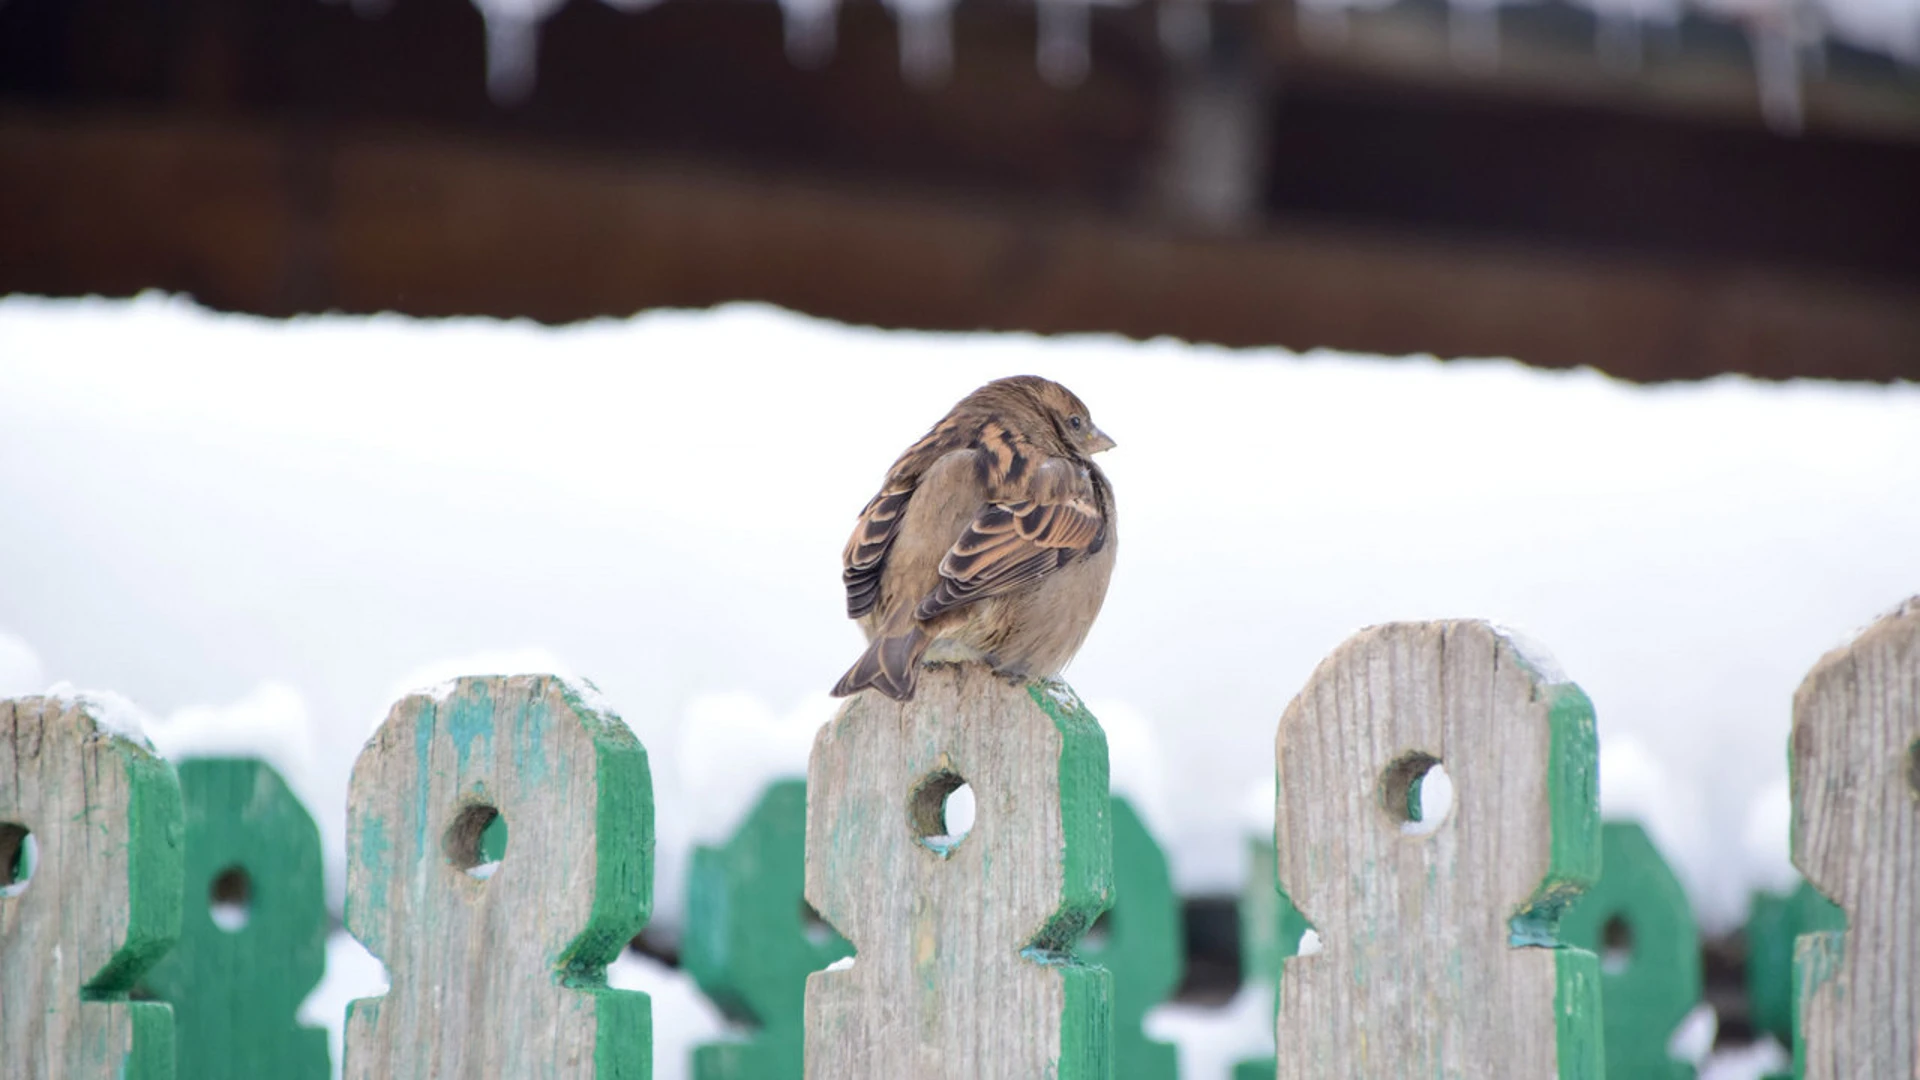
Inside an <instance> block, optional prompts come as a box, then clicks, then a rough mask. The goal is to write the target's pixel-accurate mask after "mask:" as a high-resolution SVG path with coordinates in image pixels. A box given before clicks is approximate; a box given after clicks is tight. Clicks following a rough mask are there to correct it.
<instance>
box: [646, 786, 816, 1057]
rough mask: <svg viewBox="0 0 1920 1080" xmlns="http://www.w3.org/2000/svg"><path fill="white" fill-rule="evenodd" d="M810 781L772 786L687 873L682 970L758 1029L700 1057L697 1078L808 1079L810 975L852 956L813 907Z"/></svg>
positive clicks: (701, 1051)
mask: <svg viewBox="0 0 1920 1080" xmlns="http://www.w3.org/2000/svg"><path fill="white" fill-rule="evenodd" d="M806 848H807V783H806V781H805V780H799V779H794V780H782V781H778V782H776V783H774V784H773V785H772V786H770V787H768V788H767V790H766V792H765V793H764V794H762V795H761V796H760V800H759V802H757V803H755V804H754V807H753V810H752V812H751V813H749V814H748V815H747V818H746V820H745V821H743V822H741V824H740V827H739V829H737V830H736V831H735V832H734V834H733V836H732V837H731V838H729V839H728V841H727V843H726V844H724V845H722V846H720V847H698V848H695V849H694V852H693V864H692V866H691V867H690V868H689V870H688V874H687V926H686V933H685V935H684V937H683V939H682V943H681V950H680V962H681V964H682V966H684V967H685V968H686V971H687V973H688V974H690V975H692V976H693V978H694V981H695V982H697V983H698V984H699V985H700V990H701V992H702V993H704V994H706V995H707V997H709V998H710V999H712V1000H713V1002H714V1004H716V1005H718V1006H720V1010H721V1011H722V1012H723V1013H725V1014H726V1016H727V1018H728V1019H730V1020H732V1021H734V1022H736V1023H739V1024H743V1025H750V1026H751V1027H752V1028H753V1029H754V1030H753V1032H752V1034H751V1035H749V1036H748V1037H746V1038H744V1039H735V1040H729V1041H726V1042H715V1043H708V1044H706V1045H703V1046H700V1047H697V1048H696V1049H695V1050H694V1055H693V1076H694V1080H800V1078H801V1076H802V1075H804V1069H803V1065H802V1062H801V1052H802V1049H803V1047H804V1045H805V1043H806V1033H805V1028H804V1023H805V1014H806V996H807V976H808V975H810V974H812V973H813V972H815V971H819V970H820V969H821V968H824V967H826V966H827V965H828V964H831V963H833V962H834V961H835V960H838V959H840V958H841V957H843V956H849V955H852V953H853V946H851V945H849V944H847V941H846V939H845V938H843V937H841V936H840V935H839V934H837V933H835V932H834V931H833V929H832V928H831V927H829V926H827V925H826V924H825V923H824V922H821V921H820V919H819V916H817V915H815V914H814V913H813V909H812V908H811V907H809V906H808V905H807V901H806V897H805V891H806V877H807V861H806Z"/></svg>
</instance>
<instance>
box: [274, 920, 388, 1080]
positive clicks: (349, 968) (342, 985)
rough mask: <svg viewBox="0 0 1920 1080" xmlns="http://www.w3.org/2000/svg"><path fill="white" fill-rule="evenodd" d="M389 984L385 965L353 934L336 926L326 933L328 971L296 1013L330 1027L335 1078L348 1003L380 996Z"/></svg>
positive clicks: (303, 1020) (329, 1045)
mask: <svg viewBox="0 0 1920 1080" xmlns="http://www.w3.org/2000/svg"><path fill="white" fill-rule="evenodd" d="M387 986H388V981H387V968H386V965H385V964H382V963H381V962H380V961H379V959H378V958H376V957H375V956H374V955H373V954H372V953H370V952H368V951H367V950H366V948H365V947H364V946H362V945H361V944H360V942H359V941H357V940H355V938H354V936H353V935H352V934H349V933H347V932H346V931H345V930H335V931H334V932H333V933H332V934H329V935H328V936H327V972H326V974H325V975H324V976H322V977H321V979H320V985H318V986H316V987H314V988H313V993H311V994H308V995H307V1000H305V1001H303V1002H301V1003H300V1010H299V1011H298V1012H297V1013H295V1014H294V1015H295V1017H296V1018H297V1019H298V1020H299V1022H300V1023H301V1024H302V1025H304V1026H307V1027H324V1028H326V1029H327V1050H328V1052H329V1054H331V1056H332V1060H333V1075H334V1076H335V1077H336V1078H337V1077H338V1076H339V1075H340V1062H341V1060H342V1058H341V1056H340V1049H341V1040H342V1032H344V1031H345V1030H346V1026H347V1003H348V1002H350V1001H353V1000H355V999H356V998H365V997H378V996H380V995H381V994H384V993H386V992H387Z"/></svg>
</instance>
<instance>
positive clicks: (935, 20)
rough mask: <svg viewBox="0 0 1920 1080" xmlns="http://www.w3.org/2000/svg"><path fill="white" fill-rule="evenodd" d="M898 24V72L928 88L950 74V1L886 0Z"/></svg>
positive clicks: (951, 65) (914, 83) (951, 72)
mask: <svg viewBox="0 0 1920 1080" xmlns="http://www.w3.org/2000/svg"><path fill="white" fill-rule="evenodd" d="M886 4H887V6H888V7H890V8H892V9H893V17H894V19H895V21H897V22H898V23H899V25H900V72H901V74H903V75H905V76H906V78H907V81H908V82H910V83H912V84H913V85H915V86H917V87H920V88H921V89H923V90H930V89H932V88H934V87H936V86H939V85H940V84H941V83H944V82H946V81H947V78H948V77H949V76H951V75H952V74H953V3H952V0H886Z"/></svg>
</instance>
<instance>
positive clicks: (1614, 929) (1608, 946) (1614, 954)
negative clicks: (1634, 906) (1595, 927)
mask: <svg viewBox="0 0 1920 1080" xmlns="http://www.w3.org/2000/svg"><path fill="white" fill-rule="evenodd" d="M1631 963H1633V924H1632V923H1629V922H1628V921H1627V920H1626V919H1624V918H1622V917H1620V916H1619V915H1613V916H1610V917H1609V918H1608V919H1607V921H1606V922H1603V923H1601V924H1600V970H1601V971H1602V972H1604V973H1605V974H1608V975H1618V974H1620V973H1621V972H1623V971H1625V970H1627V965H1629V964H1631Z"/></svg>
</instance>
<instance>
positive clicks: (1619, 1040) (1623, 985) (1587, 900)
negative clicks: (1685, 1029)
mask: <svg viewBox="0 0 1920 1080" xmlns="http://www.w3.org/2000/svg"><path fill="white" fill-rule="evenodd" d="M1600 849H1601V860H1600V867H1601V870H1600V879H1599V880H1598V881H1596V882H1594V883H1593V887H1592V888H1590V889H1588V890H1587V893H1586V895H1585V896H1582V897H1581V898H1580V899H1579V900H1576V901H1574V904H1573V906H1572V907H1571V908H1570V909H1568V911H1567V913H1566V914H1565V915H1564V916H1562V917H1561V919H1560V940H1562V941H1564V942H1566V943H1567V944H1568V945H1573V946H1577V947H1579V948H1582V949H1585V950H1587V951H1588V952H1592V953H1595V954H1598V955H1599V956H1600V958H1601V963H1600V996H1601V1001H1602V1011H1603V1013H1604V1019H1605V1027H1606V1040H1607V1076H1608V1077H1609V1080H1693V1073H1694V1070H1693V1066H1692V1065H1689V1064H1687V1063H1685V1062H1680V1061H1675V1060H1673V1059H1672V1058H1671V1057H1669V1056H1668V1055H1667V1044H1668V1043H1669V1041H1670V1040H1671V1039H1672V1038H1673V1033H1674V1031H1675V1030H1676V1029H1677V1028H1678V1027H1679V1026H1680V1022H1681V1021H1682V1020H1684V1019H1686V1016H1687V1014H1688V1013H1689V1012H1691V1011H1692V1010H1693V1008H1694V1006H1696V1005H1698V1004H1699V1002H1700V931H1699V929H1698V928H1697V927H1696V926H1695V925H1694V921H1693V909H1692V908H1691V907H1689V906H1688V904H1687V894H1686V890H1685V889H1683V888H1682V887H1681V885H1680V879H1679V878H1677V877H1675V876H1674V875H1673V870H1672V868H1671V867H1669V866H1668V865H1667V861H1666V860H1665V859H1663V858H1661V856H1660V851H1659V849H1658V848H1656V847H1654V844H1653V841H1652V840H1651V839H1650V838H1649V837H1648V836H1647V832H1646V830H1645V829H1643V828H1641V827H1640V825H1638V824H1637V823H1634V822H1630V821H1609V822H1607V823H1606V824H1605V825H1604V826H1602V827H1601V830H1600Z"/></svg>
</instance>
